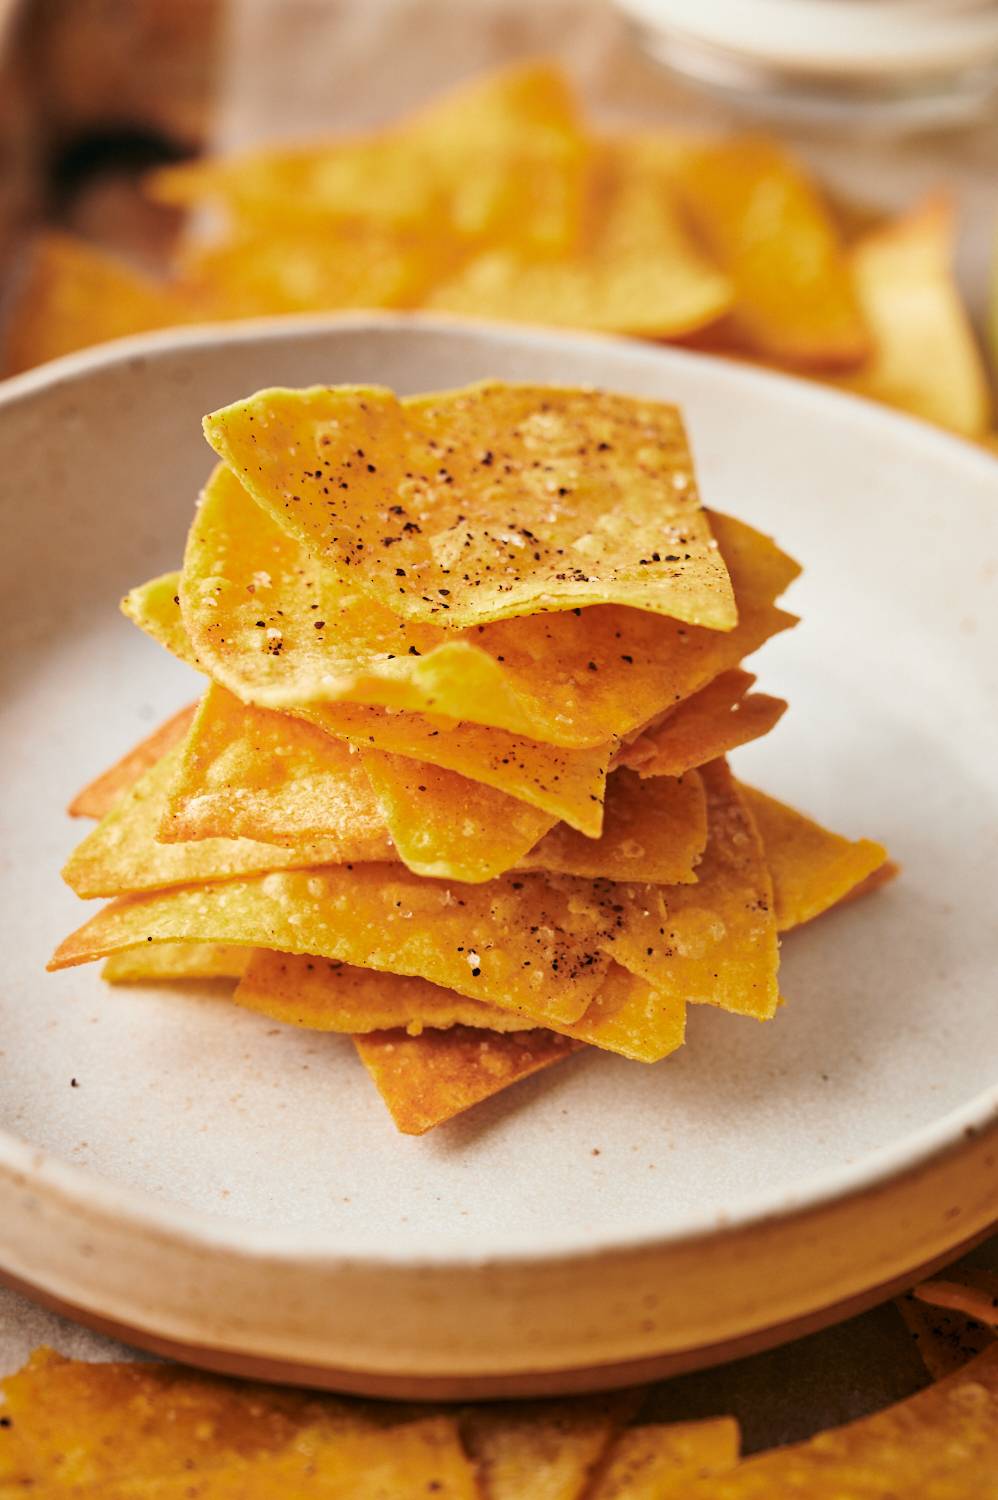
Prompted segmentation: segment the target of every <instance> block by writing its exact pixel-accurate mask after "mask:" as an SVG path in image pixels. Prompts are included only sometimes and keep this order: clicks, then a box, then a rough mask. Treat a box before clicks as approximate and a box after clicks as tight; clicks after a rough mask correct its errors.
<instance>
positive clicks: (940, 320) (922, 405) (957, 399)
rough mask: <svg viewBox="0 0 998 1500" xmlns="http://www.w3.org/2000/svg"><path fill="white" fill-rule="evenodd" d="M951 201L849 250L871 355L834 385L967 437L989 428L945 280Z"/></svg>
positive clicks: (972, 357) (984, 386)
mask: <svg viewBox="0 0 998 1500" xmlns="http://www.w3.org/2000/svg"><path fill="white" fill-rule="evenodd" d="M955 238H956V224H955V214H954V210H953V204H952V202H951V201H950V200H949V199H948V198H947V197H944V196H942V195H936V196H934V197H931V198H927V199H926V200H925V201H924V202H923V203H922V204H920V205H919V206H918V207H916V208H915V209H913V210H912V211H911V213H909V214H906V215H905V216H904V217H903V218H900V219H898V220H896V221H895V222H894V223H892V224H888V225H887V226H886V227H884V228H878V229H874V230H872V231H871V232H870V233H869V234H867V235H864V236H863V238H862V239H860V240H859V242H858V243H857V244H856V245H855V247H854V248H853V250H852V253H851V257H850V259H851V264H852V268H853V275H854V276H855V279H856V287H857V290H858V292H859V297H860V301H861V303H862V306H863V310H864V312H865V314H866V318H867V321H868V322H869V325H870V330H871V334H872V337H873V350H872V352H871V354H870V357H869V359H868V360H867V361H866V363H865V364H864V365H863V367H862V369H860V370H857V371H856V373H855V374H853V375H848V376H844V377H842V378H841V379H839V380H838V381H837V382H836V384H838V385H841V386H842V387H843V388H844V389H846V390H850V391H856V392H858V394H859V395H861V396H870V397H872V398H873V399H874V400H875V401H885V402H886V403H887V404H888V405H889V406H896V407H899V408H900V409H901V410H902V411H907V412H911V413H912V414H913V415H914V416H916V417H924V418H925V419H926V420H927V421H929V422H938V423H940V425H941V426H943V427H949V428H951V429H952V430H953V431H954V432H961V433H963V434H965V436H967V437H980V436H982V435H983V434H984V433H985V432H987V430H988V428H989V427H990V425H991V415H992V401H991V394H990V389H989V385H988V377H987V372H986V370H985V367H984V360H983V358H982V356H981V351H980V349H979V348H978V346H977V341H976V339H975V337H974V333H973V329H972V328H971V324H970V319H969V318H968V316H967V312H966V309H965V308H964V306H963V302H962V300H961V297H960V292H959V289H958V287H957V284H956V281H955V278H954V275H953V253H954V241H955Z"/></svg>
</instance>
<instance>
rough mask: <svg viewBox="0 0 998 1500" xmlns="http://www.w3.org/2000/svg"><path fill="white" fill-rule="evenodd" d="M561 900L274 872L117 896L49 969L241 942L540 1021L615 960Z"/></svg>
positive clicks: (580, 1005)
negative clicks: (568, 921) (566, 914)
mask: <svg viewBox="0 0 998 1500" xmlns="http://www.w3.org/2000/svg"><path fill="white" fill-rule="evenodd" d="M183 847H184V846H182V845H179V846H178V845H172V846H171V845H164V848H167V849H171V848H172V849H177V848H183ZM191 847H193V848H197V847H198V846H197V845H193V846H191ZM677 889H681V887H677ZM563 904H564V903H563V901H562V899H561V897H560V893H559V892H557V891H555V890H553V889H551V888H550V887H549V886H548V884H547V882H546V881H545V880H544V879H543V878H542V877H541V876H539V875H519V876H517V877H515V879H514V878H513V877H511V876H503V877H501V878H500V879H499V880H495V881H492V882H491V883H490V884H489V885H487V886H474V885H469V886H462V887H461V888H460V891H459V892H455V891H453V890H452V889H451V888H450V887H449V886H447V885H445V884H443V883H441V882H437V881H427V880H423V879H421V877H420V876H418V875H411V874H410V873H409V871H408V870H406V869H405V868H404V867H403V866H401V865H352V866H351V865H343V866H338V865H328V866H326V867H325V868H323V869H316V870H307V871H298V870H282V871H273V872H271V873H270V874H267V875H259V876H256V877H250V878H247V879H243V880H229V881H225V882H218V883H216V884H214V885H199V886H186V887H184V886H181V887H176V888H174V889H172V890H168V891H160V892H154V893H152V894H141V895H137V896H126V897H124V898H122V899H120V900H118V901H114V902H112V903H111V904H110V905H109V906H106V907H104V908H103V909H102V910H101V911H99V912H98V913H97V914H96V916H94V917H92V918H91V920H90V921H89V922H87V923H86V924H85V925H84V926H83V927H81V928H80V929H79V931H78V932H76V933H74V934H73V935H72V936H71V937H69V938H67V939H66V941H65V942H64V943H62V944H61V946H60V947H59V949H58V951H57V952H56V953H55V955H54V956H53V958H52V960H51V962H50V965H49V967H50V968H51V969H62V968H68V967H70V966H72V965H74V964H81V963H90V962H92V961H93V960H94V959H98V958H106V957H108V956H109V955H110V954H112V953H117V952H119V951H121V950H122V949H127V948H137V947H140V946H141V945H142V944H144V943H178V942H194V943H238V944H247V945H249V946H252V947H257V948H277V949H279V950H280V951H281V952H283V953H309V954H314V955H315V956H316V957H318V958H337V959H341V960H342V961H343V962H344V963H353V964H357V965H359V966H361V967H367V968H374V969H385V970H388V971H389V972H391V973H397V974H418V975H421V976H422V977H423V978H424V979H430V980H432V981H433V983H434V984H440V985H442V986H443V987H444V988H445V989H455V990H457V991H458V992H459V993H460V994H462V995H470V996H471V997H472V999H476V1000H486V1001H489V1002H491V1003H492V1004H494V1005H498V1006H500V1007H501V1008H503V1009H507V1010H516V1011H520V1012H522V1013H523V1014H524V1015H526V1016H529V1017H530V1019H531V1020H532V1021H535V1022H543V1021H547V1020H553V1021H569V1022H571V1021H575V1020H578V1018H579V1017H580V1016H581V1015H582V1013H583V1011H584V1010H585V1009H586V1006H587V1005H588V1004H589V1002H590V1000H591V999H592V998H593V996H594V995H595V994H596V993H597V992H598V990H599V988H600V986H601V984H602V981H603V976H604V974H605V972H606V969H607V964H608V960H607V959H606V958H604V957H603V956H602V955H601V954H600V953H599V951H598V949H597V946H596V944H595V942H594V941H593V938H594V934H595V932H596V929H597V925H598V924H597V921H596V920H595V919H592V920H589V921H588V924H587V923H586V922H585V921H576V922H575V923H574V931H573V932H572V933H566V932H563V931H562V930H561V929H560V928H559V926H558V923H557V921H556V920H555V914H556V913H557V914H560V912H561V910H562V907H563Z"/></svg>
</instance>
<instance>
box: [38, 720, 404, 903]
mask: <svg viewBox="0 0 998 1500" xmlns="http://www.w3.org/2000/svg"><path fill="white" fill-rule="evenodd" d="M179 763H180V746H175V747H174V748H173V749H172V750H169V751H167V753H166V755H164V757H163V759H162V760H161V761H159V762H158V764H157V765H155V766H153V768H152V769H151V770H150V771H146V772H144V773H143V775H142V776H141V777H140V778H139V780H138V781H137V782H136V783H135V785H134V786H133V787H132V789H131V791H130V792H127V793H126V794H125V796H124V797H123V798H122V799H121V801H120V802H117V803H116V804H115V805H114V807H112V809H111V811H110V812H109V813H107V814H106V815H105V816H104V818H102V819H101V821H100V823H98V825H97V827H96V828H95V829H94V830H93V831H92V832H91V833H89V834H88V835H87V837H86V838H85V839H84V840H83V842H82V843H81V844H78V845H77V847H76V849H75V850H74V851H73V853H72V854H71V855H70V857H69V859H68V861H67V862H66V864H65V866H64V868H63V871H62V877H63V879H64V880H65V882H66V884H67V885H69V886H71V887H72V889H73V890H74V891H75V892H76V894H77V895H78V896H82V897H84V898H88V897H91V896H120V895H124V894H126V893H127V892H130V891H149V890H159V889H162V888H163V887H166V886H177V885H179V886H182V885H190V884H193V883H195V882H198V881H204V880H228V879H230V878H231V877H232V876H234V875H247V874H255V873H256V872H257V871H261V870H290V869H306V868H309V867H311V866H313V865H334V864H336V865H338V864H344V863H346V862H348V861H350V860H358V861H365V860H373V859H376V858H377V853H378V851H379V850H381V849H383V848H384V844H385V836H384V831H383V830H377V831H375V833H374V834H373V835H371V834H369V833H367V832H366V831H365V830H364V829H363V828H361V830H360V831H359V832H357V833H355V832H354V831H353V830H352V829H351V828H350V827H349V825H348V824H346V823H344V826H343V828H342V830H341V832H340V833H338V834H335V835H333V834H330V835H327V836H326V837H325V838H323V839H317V840H314V841H312V842H310V843H300V844H296V845H292V846H290V847H284V846H281V845H278V844H266V843H259V842H257V841H256V840H255V839H200V840H198V841H197V842H192V843H186V844H161V843H158V842H157V841H156V832H157V830H158V828H159V826H160V823H161V822H162V820H163V816H164V814H165V812H166V806H167V794H168V792H169V789H170V784H171V782H172V780H173V777H174V775H175V773H176V769H177V766H178V765H179Z"/></svg>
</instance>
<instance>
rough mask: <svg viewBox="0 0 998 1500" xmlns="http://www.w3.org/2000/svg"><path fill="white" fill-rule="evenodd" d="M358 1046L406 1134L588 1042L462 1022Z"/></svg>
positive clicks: (374, 1035)
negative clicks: (445, 1028)
mask: <svg viewBox="0 0 998 1500" xmlns="http://www.w3.org/2000/svg"><path fill="white" fill-rule="evenodd" d="M354 1045H355V1047H356V1048H357V1051H358V1053H359V1055H360V1059H361V1062H362V1063H363V1064H364V1067H365V1068H366V1069H367V1071H368V1072H369V1073H370V1075H371V1077H372V1079H373V1080H374V1083H375V1086H376V1088H377V1090H378V1093H379V1094H380V1095H381V1097H382V1099H383V1100H384V1101H385V1104H386V1105H387V1106H388V1111H389V1113H390V1114H391V1117H392V1119H393V1120H394V1121H395V1124H396V1125H397V1126H398V1128H399V1130H400V1131H401V1132H402V1134H403V1135H423V1134H425V1132H426V1131H427V1130H430V1129H432V1127H433V1126H434V1125H440V1124H442V1123H443V1122H444V1121H445V1120H451V1119H453V1118H454V1116H455V1115H459V1114H462V1113H463V1112H464V1111H465V1110H466V1109H470V1108H471V1107H472V1105H473V1104H480V1103H481V1102H482V1100H483V1099H488V1098H491V1096H492V1095H493V1094H498V1093H501V1092H502V1090H503V1089H506V1088H509V1086H510V1084H513V1083H518V1082H519V1080H520V1079H521V1078H528V1077H529V1076H530V1074H531V1073H537V1072H539V1071H540V1069H541V1068H547V1067H550V1066H551V1064H552V1063H556V1062H561V1060H562V1059H563V1058H565V1057H568V1056H569V1055H570V1054H571V1052H573V1051H574V1050H575V1049H576V1048H577V1047H579V1046H581V1043H577V1042H573V1041H571V1040H570V1039H569V1038H568V1037H563V1036H558V1035H557V1034H556V1033H555V1032H553V1031H511V1032H506V1033H505V1034H504V1035H501V1036H500V1035H498V1034H495V1033H491V1032H482V1031H476V1030H472V1029H470V1028H468V1027H464V1026H455V1027H453V1029H452V1030H450V1031H427V1032H424V1033H423V1035H422V1036H419V1037H413V1036H407V1035H406V1033H405V1032H404V1031H374V1032H371V1033H370V1035H368V1036H357V1037H355V1038H354Z"/></svg>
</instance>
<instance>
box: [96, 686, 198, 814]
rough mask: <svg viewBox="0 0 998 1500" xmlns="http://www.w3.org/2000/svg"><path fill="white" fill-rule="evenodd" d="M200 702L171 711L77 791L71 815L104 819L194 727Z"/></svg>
mask: <svg viewBox="0 0 998 1500" xmlns="http://www.w3.org/2000/svg"><path fill="white" fill-rule="evenodd" d="M196 712H197V704H196V703H190V704H188V706H187V707H186V708H181V709H178V710H177V712H176V713H175V714H171V716H170V718H168V719H167V720H166V721H165V722H164V723H163V724H160V726H159V728H158V729H154V730H153V732H152V734H150V735H147V736H146V738H145V739H144V740H140V741H139V743H138V744H137V745H135V746H133V748H132V749H131V750H129V751H128V752H127V753H126V754H125V755H123V756H122V757H121V759H120V760H117V761H115V763H114V765H113V766H109V767H108V769H107V770H106V771H102V772H101V774H100V775H99V776H95V777H94V779H93V781H90V782H88V783H87V785H86V786H85V787H84V788H83V790H82V791H79V792H77V794H76V796H75V797H74V798H73V800H72V802H71V803H70V804H69V806H68V807H67V809H66V811H67V812H68V813H69V816H70V817H71V818H103V816H104V814H105V813H109V812H110V811H111V809H112V807H113V806H114V804H115V803H116V802H117V801H118V799H119V798H120V797H122V796H123V795H124V793H125V792H127V791H128V790H129V789H130V788H131V787H133V786H134V785H135V783H136V782H137V781H138V779H139V777H140V776H141V775H142V773H143V771H148V770H149V769H150V767H152V766H154V765H155V764H156V762H157V761H159V760H162V758H163V756H164V755H165V754H166V752H167V751H168V750H171V749H172V748H173V746H174V745H179V744H180V742H181V740H183V739H184V738H185V736H186V735H187V733H188V731H189V730H190V727H191V723H192V721H193V718H194V715H195V713H196Z"/></svg>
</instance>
